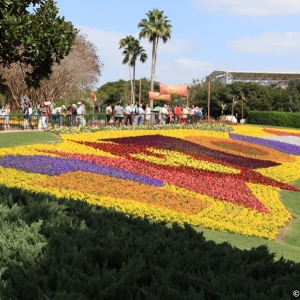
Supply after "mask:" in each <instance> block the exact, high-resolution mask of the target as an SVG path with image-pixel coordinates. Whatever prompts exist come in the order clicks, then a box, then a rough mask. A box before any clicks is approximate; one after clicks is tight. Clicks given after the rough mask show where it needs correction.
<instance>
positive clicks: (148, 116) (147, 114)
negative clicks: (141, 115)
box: [145, 104, 151, 125]
mask: <svg viewBox="0 0 300 300" xmlns="http://www.w3.org/2000/svg"><path fill="white" fill-rule="evenodd" d="M150 120H151V109H150V106H149V104H146V108H145V123H146V125H149V124H150Z"/></svg>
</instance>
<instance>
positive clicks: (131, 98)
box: [128, 55, 134, 104]
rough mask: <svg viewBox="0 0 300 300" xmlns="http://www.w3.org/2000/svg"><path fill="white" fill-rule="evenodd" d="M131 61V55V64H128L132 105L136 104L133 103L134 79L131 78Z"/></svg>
mask: <svg viewBox="0 0 300 300" xmlns="http://www.w3.org/2000/svg"><path fill="white" fill-rule="evenodd" d="M130 61H131V59H130V55H129V63H128V67H129V76H130V88H131V93H130V94H131V95H132V96H131V97H130V104H131V103H134V102H133V101H134V95H133V86H132V77H131V70H130Z"/></svg>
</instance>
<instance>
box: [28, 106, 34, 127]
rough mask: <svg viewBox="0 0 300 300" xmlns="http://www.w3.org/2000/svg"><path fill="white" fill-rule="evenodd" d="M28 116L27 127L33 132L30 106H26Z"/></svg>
mask: <svg viewBox="0 0 300 300" xmlns="http://www.w3.org/2000/svg"><path fill="white" fill-rule="evenodd" d="M28 114H29V119H28V123H29V127H30V128H31V129H32V130H33V129H34V127H33V125H32V107H31V104H28Z"/></svg>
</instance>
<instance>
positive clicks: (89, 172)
mask: <svg viewBox="0 0 300 300" xmlns="http://www.w3.org/2000/svg"><path fill="white" fill-rule="evenodd" d="M61 137H62V139H63V143H57V144H53V145H40V144H36V145H30V146H22V147H16V148H13V149H11V148H10V149H9V148H2V149H0V174H1V176H0V178H1V179H0V183H1V184H4V185H6V186H9V187H22V188H24V189H26V190H29V191H33V192H42V193H49V194H52V195H55V196H56V197H58V198H60V197H63V198H69V199H76V200H79V201H86V202H88V203H91V204H95V205H100V206H103V207H106V208H113V209H115V210H117V211H121V212H124V213H125V214H132V215H136V216H139V217H142V218H149V219H153V220H158V221H165V222H177V223H179V224H184V223H188V224H190V225H192V226H200V227H205V228H211V229H214V230H220V231H227V232H234V233H238V234H244V235H250V236H257V237H262V238H267V239H275V238H276V235H277V234H278V229H279V228H280V227H283V226H284V225H285V224H286V223H287V222H288V221H289V220H290V219H291V214H290V213H289V211H288V210H287V209H286V208H285V207H284V205H283V204H282V203H281V202H280V199H279V190H280V189H281V190H291V191H295V192H300V191H299V190H298V189H297V188H295V187H294V186H292V185H291V184H289V183H290V182H292V181H295V180H297V179H299V178H300V171H299V170H300V144H299V140H300V134H299V131H297V130H271V129H262V128H258V127H251V126H247V125H245V126H237V127H235V128H234V132H232V133H228V132H224V131H209V130H201V129H200V130H193V129H176V130H171V129H170V130H168V129H163V130H159V131H158V130H157V129H145V130H143V129H141V130H110V131H104V130H102V131H95V132H84V133H81V134H71V133H62V134H61ZM299 197H300V193H299Z"/></svg>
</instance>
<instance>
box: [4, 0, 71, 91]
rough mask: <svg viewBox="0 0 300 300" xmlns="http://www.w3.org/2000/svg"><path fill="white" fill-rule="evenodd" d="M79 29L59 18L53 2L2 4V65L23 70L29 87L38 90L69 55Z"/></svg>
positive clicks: (35, 0) (8, 0) (26, 0)
mask: <svg viewBox="0 0 300 300" xmlns="http://www.w3.org/2000/svg"><path fill="white" fill-rule="evenodd" d="M76 34H77V30H76V29H75V28H74V27H73V25H72V23H71V22H66V21H65V19H64V17H59V16H58V8H57V7H56V5H55V2H54V1H53V0H31V1H30V0H18V1H15V0H5V1H1V3H0V36H1V41H0V64H1V65H2V66H4V67H10V66H11V65H12V64H14V63H17V64H19V65H20V66H21V67H22V72H23V74H24V80H25V82H26V84H27V86H34V87H38V86H39V83H40V81H41V80H42V79H44V78H49V76H50V74H51V72H52V66H53V65H54V64H55V63H60V61H61V60H62V59H63V58H64V57H65V56H66V55H68V53H69V52H70V50H71V47H72V45H73V43H74V40H75V37H76Z"/></svg>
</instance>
